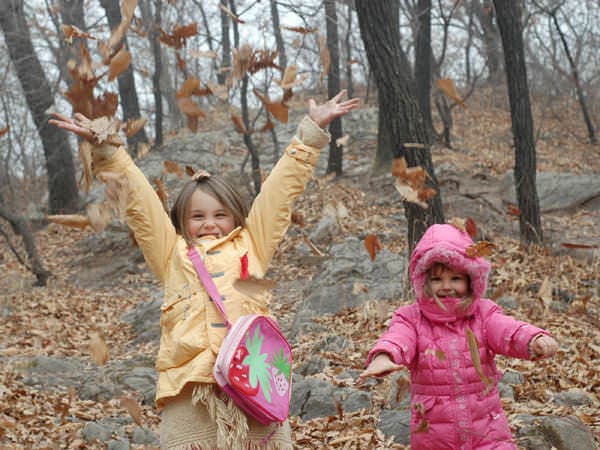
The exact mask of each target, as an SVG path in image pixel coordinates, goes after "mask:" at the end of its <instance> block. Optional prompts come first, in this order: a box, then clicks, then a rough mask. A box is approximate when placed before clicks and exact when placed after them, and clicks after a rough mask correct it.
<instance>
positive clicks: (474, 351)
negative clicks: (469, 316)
mask: <svg viewBox="0 0 600 450" xmlns="http://www.w3.org/2000/svg"><path fill="white" fill-rule="evenodd" d="M465 332H466V333H467V341H468V343H469V352H470V353H471V361H473V367H474V368H475V372H477V375H479V378H480V379H481V381H482V382H483V384H485V385H486V386H487V388H490V387H491V386H493V385H494V382H493V380H491V379H489V378H488V377H487V376H486V375H485V373H484V372H483V367H482V366H481V358H480V356H479V342H477V336H475V334H474V333H473V331H472V330H471V329H470V328H469V327H466V329H465Z"/></svg>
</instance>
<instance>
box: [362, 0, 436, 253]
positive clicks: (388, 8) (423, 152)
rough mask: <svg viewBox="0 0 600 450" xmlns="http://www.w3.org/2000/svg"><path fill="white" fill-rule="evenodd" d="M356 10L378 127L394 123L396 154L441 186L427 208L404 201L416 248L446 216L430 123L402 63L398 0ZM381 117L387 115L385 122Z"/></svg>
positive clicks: (367, 4) (432, 184) (392, 139)
mask: <svg viewBox="0 0 600 450" xmlns="http://www.w3.org/2000/svg"><path fill="white" fill-rule="evenodd" d="M356 11H357V15H358V22H359V26H360V34H361V36H362V39H363V42H364V45H365V50H366V52H367V58H368V60H369V65H370V67H371V72H372V73H373V75H374V77H375V82H376V83H377V88H378V92H379V121H380V127H379V129H380V131H382V126H381V124H384V125H385V126H386V127H389V131H388V135H389V141H388V142H389V145H390V147H391V150H392V152H393V154H394V157H402V156H404V157H405V158H406V162H407V164H408V166H410V167H414V166H421V167H422V168H423V169H425V170H426V171H427V173H428V174H429V175H430V177H431V179H430V180H429V183H430V187H432V188H434V189H436V190H437V191H438V194H437V195H435V196H434V197H433V198H431V199H430V200H429V203H428V206H427V208H426V209H424V208H421V207H420V206H418V205H415V204H413V203H408V202H405V214H406V217H407V220H408V244H409V248H410V250H411V251H412V249H413V248H414V246H415V244H416V242H417V241H418V240H419V239H420V238H421V236H422V235H423V233H424V232H425V230H426V229H427V227H429V226H430V225H432V224H433V223H439V222H443V221H444V214H443V210H442V200H441V194H440V192H439V186H438V182H437V179H436V177H435V174H434V171H433V162H432V160H431V152H430V149H429V141H428V137H427V133H426V130H425V125H424V123H423V118H422V116H421V111H420V109H419V106H418V104H417V100H416V99H415V97H414V96H413V95H412V92H413V90H412V87H413V83H412V81H411V76H410V68H408V67H407V66H405V65H403V64H402V51H401V48H400V33H399V3H398V0H394V1H386V2H373V1H368V0H356ZM382 118H385V119H383V120H385V122H384V121H383V120H382ZM380 139H381V137H380ZM378 143H379V142H378ZM411 143H419V144H423V145H424V146H425V148H422V149H415V148H412V147H410V146H407V144H411ZM390 182H391V180H390Z"/></svg>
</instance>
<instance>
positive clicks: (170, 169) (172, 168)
mask: <svg viewBox="0 0 600 450" xmlns="http://www.w3.org/2000/svg"><path fill="white" fill-rule="evenodd" d="M163 166H164V167H165V172H166V173H174V174H176V175H177V176H178V177H179V178H183V170H182V169H181V166H180V165H179V164H178V163H176V162H173V161H169V160H165V161H163Z"/></svg>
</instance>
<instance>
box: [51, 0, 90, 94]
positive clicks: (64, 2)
mask: <svg viewBox="0 0 600 450" xmlns="http://www.w3.org/2000/svg"><path fill="white" fill-rule="evenodd" d="M60 20H61V22H62V23H63V24H66V25H75V26H76V27H77V28H79V29H80V30H83V31H86V26H85V17H84V14H83V0H60ZM55 25H56V30H57V32H58V33H59V35H60V37H61V38H60V39H58V42H59V46H60V52H59V57H58V58H57V62H58V66H59V70H60V71H61V73H62V76H63V78H64V79H65V80H67V84H68V85H69V86H71V84H72V83H73V79H72V77H71V73H70V72H69V70H68V68H67V67H68V66H67V62H68V61H69V60H70V59H73V60H74V61H77V63H80V62H81V54H80V50H79V49H80V45H81V44H82V43H83V45H85V44H86V42H85V39H82V38H78V37H74V38H73V42H72V43H71V44H69V43H67V42H66V41H65V40H64V39H62V30H61V29H60V26H59V24H58V21H57V20H56V19H55Z"/></svg>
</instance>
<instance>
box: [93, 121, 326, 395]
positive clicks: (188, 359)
mask: <svg viewBox="0 0 600 450" xmlns="http://www.w3.org/2000/svg"><path fill="white" fill-rule="evenodd" d="M328 141H329V135H328V134H327V133H326V132H324V131H323V130H322V129H321V128H319V127H318V125H316V124H315V123H314V122H313V121H312V120H310V118H309V117H308V116H306V117H305V118H304V119H303V120H302V121H301V122H300V125H299V126H298V130H297V133H296V136H294V138H293V139H292V142H291V144H290V145H289V147H288V148H287V149H286V151H285V153H284V154H283V156H282V157H281V159H280V160H279V161H278V163H277V164H276V165H275V167H274V168H273V170H272V171H271V173H270V175H269V176H268V178H267V179H266V181H265V183H264V184H263V186H262V188H261V192H260V194H259V195H258V196H257V197H256V199H255V200H254V203H253V204H252V207H251V210H250V213H249V215H248V218H247V221H246V226H245V227H244V228H241V227H238V228H236V229H234V230H233V231H232V232H231V233H229V235H227V236H225V237H222V238H219V239H214V240H212V241H208V242H206V241H205V242H203V243H198V244H196V249H197V251H198V253H200V255H201V256H202V258H203V260H204V263H205V265H206V268H207V269H208V271H209V273H210V274H211V275H212V277H213V279H214V282H215V284H216V286H217V288H218V290H219V292H220V293H221V295H222V296H223V303H224V305H225V309H226V312H227V316H228V318H229V320H230V321H231V322H235V321H236V320H237V319H238V318H239V317H240V316H242V315H245V314H253V313H260V314H266V313H268V304H267V302H266V300H265V299H256V298H254V299H253V298H249V297H244V296H243V295H242V294H241V293H239V292H238V291H236V290H234V289H233V283H234V282H235V281H236V280H237V279H238V278H239V277H240V271H241V259H242V257H244V255H247V261H248V272H249V275H250V276H252V277H256V278H262V277H263V276H264V275H265V273H266V271H267V268H268V266H269V263H270V261H271V258H272V256H273V253H274V252H275V250H276V248H277V246H278V244H279V242H280V240H281V239H282V238H283V236H284V234H285V232H286V231H287V228H288V226H289V223H290V214H291V208H292V205H293V202H294V200H295V199H296V198H297V197H298V196H299V195H300V194H301V193H302V192H303V191H304V188H305V186H306V183H307V182H308V180H309V179H310V177H311V174H312V172H313V168H314V166H315V164H316V162H317V160H318V157H319V153H320V148H322V147H323V146H325V145H326V144H327V142H328ZM94 172H95V173H96V174H100V173H101V172H112V173H116V174H118V175H120V176H121V177H125V178H126V180H127V181H126V182H125V183H124V185H125V186H126V188H127V223H128V225H129V227H130V228H131V229H132V230H133V232H134V235H135V238H136V240H137V242H138V243H139V245H140V248H141V249H142V251H143V253H144V257H145V259H146V262H147V263H148V265H149V266H150V268H151V269H152V271H153V272H154V274H155V275H156V276H157V277H158V279H159V280H160V281H161V283H162V285H163V287H164V303H163V304H162V308H161V309H162V313H161V318H160V325H161V338H160V348H159V351H158V357H157V360H156V368H157V370H158V386H157V389H156V402H157V405H158V406H161V405H162V403H163V402H164V400H165V399H167V398H168V397H172V396H175V395H177V394H178V393H179V392H180V391H181V389H183V387H184V385H185V384H186V383H188V382H200V383H214V382H215V380H214V378H213V376H212V369H213V365H214V363H215V359H216V354H217V353H218V351H219V348H220V346H221V342H222V340H223V337H224V336H225V333H226V331H227V330H226V328H225V326H224V324H223V319H222V317H221V315H220V314H219V311H218V310H217V309H216V308H215V306H214V305H213V304H212V302H211V301H210V300H209V297H208V295H207V294H206V292H205V290H204V288H203V286H202V283H201V282H200V280H199V279H198V276H197V274H196V272H195V270H194V266H193V265H192V262H191V261H190V260H189V258H188V256H187V246H186V242H185V241H184V239H183V238H182V237H181V236H180V235H178V234H176V233H175V229H174V227H173V225H172V223H171V221H170V219H169V217H168V215H167V214H166V213H165V211H164V209H163V207H162V205H161V203H160V200H159V198H158V196H157V195H156V193H155V191H154V189H153V188H152V186H151V185H150V184H149V182H148V180H147V179H146V177H145V176H144V175H143V173H142V172H141V171H140V170H139V169H138V167H137V166H136V165H135V163H134V162H133V161H132V159H131V158H130V157H129V155H128V154H127V152H126V151H125V149H123V148H120V149H118V150H117V151H116V152H115V153H114V154H113V155H111V156H108V157H104V158H103V157H96V156H95V159H94Z"/></svg>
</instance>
